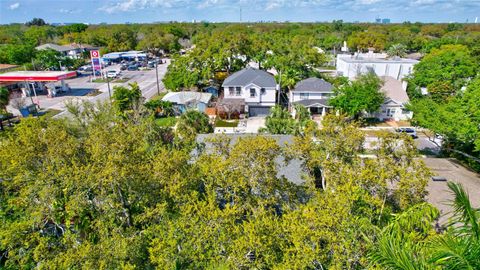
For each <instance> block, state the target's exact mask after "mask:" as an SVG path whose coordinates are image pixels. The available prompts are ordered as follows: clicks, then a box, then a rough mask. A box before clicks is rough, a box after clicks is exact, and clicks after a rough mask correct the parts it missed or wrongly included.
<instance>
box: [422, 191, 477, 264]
mask: <svg viewBox="0 0 480 270" xmlns="http://www.w3.org/2000/svg"><path fill="white" fill-rule="evenodd" d="M448 187H449V188H450V190H451V192H452V193H453V195H454V196H455V199H454V200H453V202H452V207H453V209H454V210H453V217H452V219H451V222H450V224H449V226H448V230H447V232H446V233H445V234H443V235H441V236H439V237H437V238H435V239H434V240H433V241H432V251H433V252H432V256H431V262H433V263H434V264H435V265H439V266H442V269H472V270H473V269H480V209H479V208H474V207H473V206H472V204H471V202H470V199H469V196H468V194H467V192H465V190H464V189H463V187H462V186H461V185H460V184H457V183H453V182H449V183H448Z"/></svg>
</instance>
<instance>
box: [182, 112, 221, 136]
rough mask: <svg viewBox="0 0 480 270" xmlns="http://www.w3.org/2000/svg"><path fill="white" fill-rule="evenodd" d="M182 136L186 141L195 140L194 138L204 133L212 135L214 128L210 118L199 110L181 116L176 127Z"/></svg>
mask: <svg viewBox="0 0 480 270" xmlns="http://www.w3.org/2000/svg"><path fill="white" fill-rule="evenodd" d="M176 129H177V131H178V133H179V134H180V136H182V137H184V138H185V139H194V136H196V135H197V134H202V133H211V132H212V131H213V127H212V125H211V124H210V119H209V118H208V116H207V115H206V114H205V113H203V112H199V111H197V110H188V111H186V112H185V113H183V114H182V115H181V116H180V119H178V122H177V127H176Z"/></svg>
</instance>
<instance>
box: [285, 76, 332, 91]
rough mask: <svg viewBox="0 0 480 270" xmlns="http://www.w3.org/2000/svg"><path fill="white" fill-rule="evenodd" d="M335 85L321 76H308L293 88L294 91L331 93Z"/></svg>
mask: <svg viewBox="0 0 480 270" xmlns="http://www.w3.org/2000/svg"><path fill="white" fill-rule="evenodd" d="M332 89H333V86H332V84H331V83H329V82H327V81H325V80H323V79H320V78H308V79H305V80H303V81H299V82H298V83H297V84H296V85H295V88H294V89H293V90H292V91H294V92H323V93H331V92H332Z"/></svg>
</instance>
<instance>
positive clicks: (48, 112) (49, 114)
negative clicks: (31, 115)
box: [40, 109, 62, 119]
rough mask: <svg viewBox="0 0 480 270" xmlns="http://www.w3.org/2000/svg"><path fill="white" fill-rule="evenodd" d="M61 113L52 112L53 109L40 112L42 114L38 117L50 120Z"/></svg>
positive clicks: (58, 111)
mask: <svg viewBox="0 0 480 270" xmlns="http://www.w3.org/2000/svg"><path fill="white" fill-rule="evenodd" d="M61 112H62V111H60V110H54V109H48V110H46V111H44V112H41V113H42V114H41V115H40V117H44V118H46V119H50V118H52V117H54V116H55V115H57V114H59V113H61Z"/></svg>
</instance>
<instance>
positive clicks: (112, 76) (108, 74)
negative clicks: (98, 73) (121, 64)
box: [107, 70, 120, 78]
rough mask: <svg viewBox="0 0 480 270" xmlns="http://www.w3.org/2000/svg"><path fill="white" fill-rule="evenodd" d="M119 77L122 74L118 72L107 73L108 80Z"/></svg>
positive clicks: (110, 71)
mask: <svg viewBox="0 0 480 270" xmlns="http://www.w3.org/2000/svg"><path fill="white" fill-rule="evenodd" d="M118 75H120V72H118V71H116V70H109V71H107V77H108V78H116V77H117V76H118Z"/></svg>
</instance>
